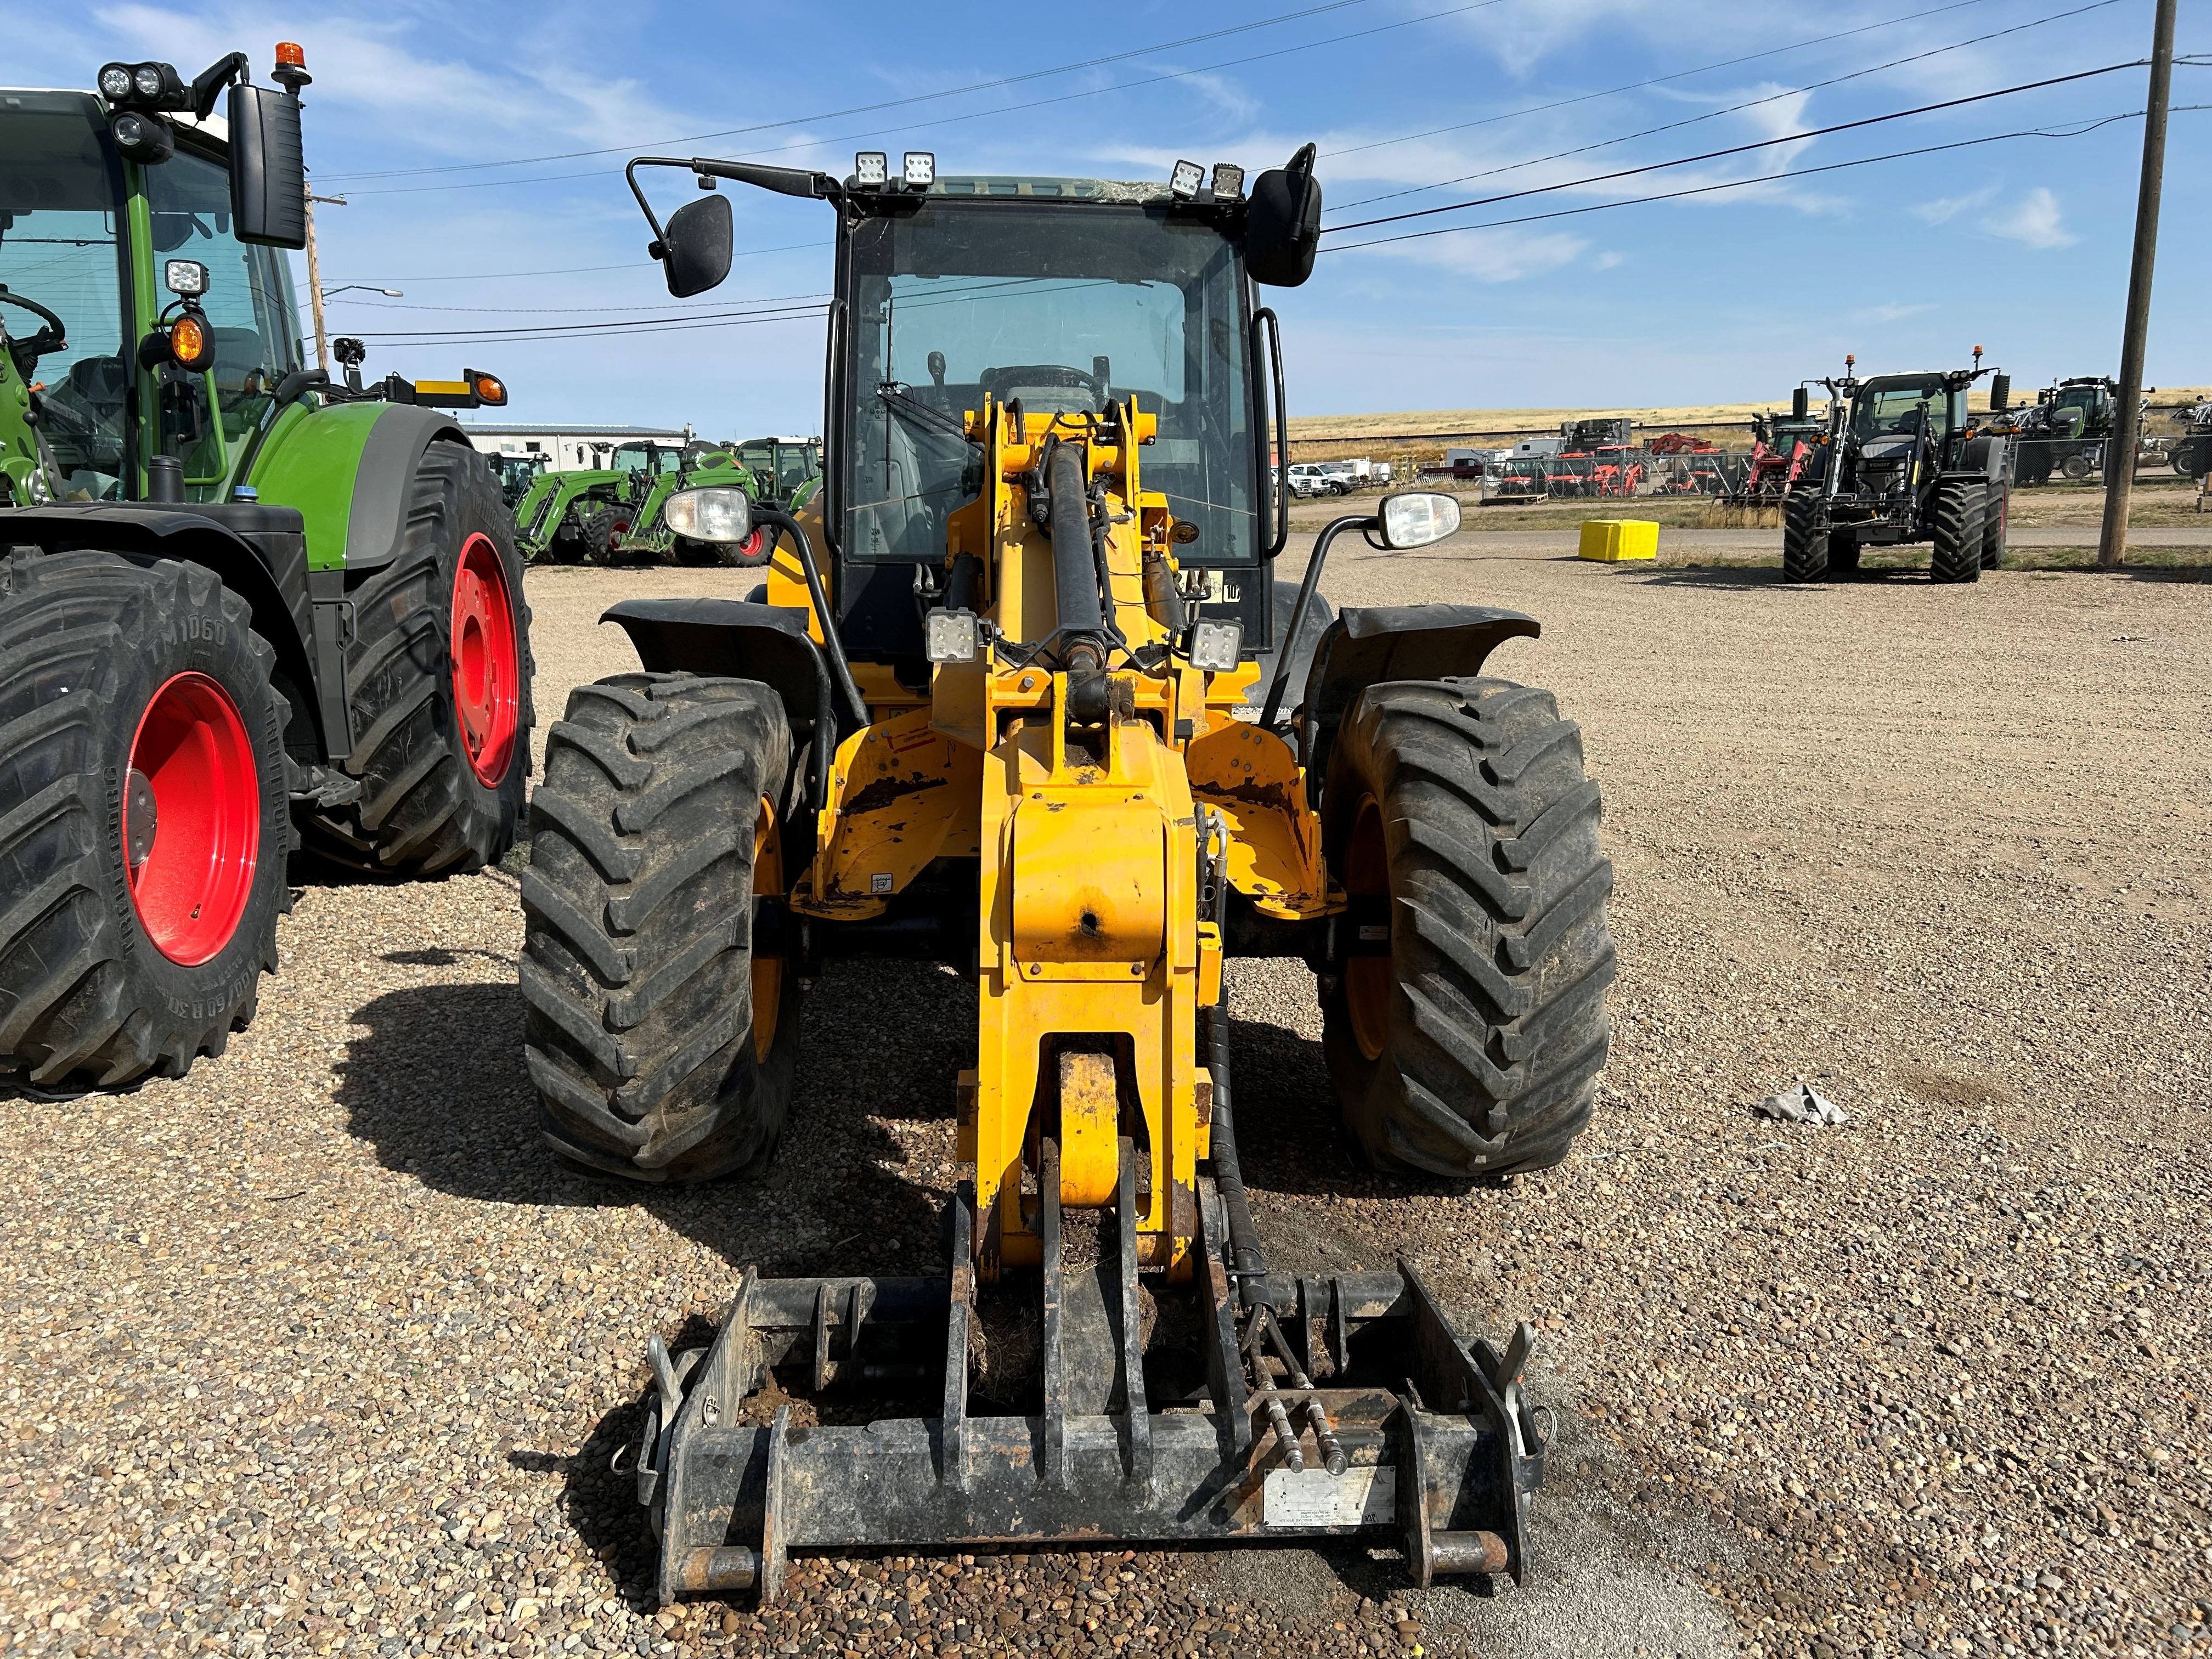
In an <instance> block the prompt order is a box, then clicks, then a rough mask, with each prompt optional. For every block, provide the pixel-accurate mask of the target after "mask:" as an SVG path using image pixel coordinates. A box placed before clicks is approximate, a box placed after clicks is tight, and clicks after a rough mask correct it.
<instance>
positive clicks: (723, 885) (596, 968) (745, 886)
mask: <svg viewBox="0 0 2212 1659" xmlns="http://www.w3.org/2000/svg"><path fill="white" fill-rule="evenodd" d="M791 761H792V756H791V728H790V726H789V725H788V724H787V721H786V720H785V716H784V711H783V705H782V703H781V702H780V701H779V700H778V699H777V697H776V695H775V692H773V691H771V690H769V689H768V687H766V686H764V685H762V684H758V683H757V682H756V681H753V680H734V679H708V678H700V677H698V676H696V675H691V674H644V673H638V674H617V675H616V676H614V677H613V678H610V679H605V680H601V681H600V682H599V684H596V685H585V686H579V687H578V688H577V689H576V690H574V692H573V693H571V694H570V696H569V698H568V718H567V719H566V720H562V722H560V723H559V724H558V725H556V726H554V727H553V728H552V729H551V731H550V732H548V733H547V734H546V744H545V781H544V783H543V784H542V785H540V786H539V787H538V793H537V794H536V796H535V797H534V798H533V799H532V804H531V809H530V827H531V856H530V867H529V869H528V870H527V871H526V872H524V874H523V878H522V908H523V914H524V915H525V917H526V919H527V921H528V933H527V935H526V939H525V941H524V944H523V957H522V969H521V975H522V995H523V1000H524V1003H525V1005H526V1021H527V1024H526V1032H525V1036H524V1042H525V1049H524V1054H525V1058H526V1060H527V1061H528V1064H529V1066H530V1075H531V1079H532V1082H533V1083H535V1084H536V1085H537V1088H538V1119H539V1123H540V1126H541V1127H542V1128H543V1129H544V1134H545V1138H546V1139H547V1140H548V1141H549V1142H550V1144H551V1145H552V1146H553V1148H554V1150H555V1151H556V1152H559V1153H560V1154H561V1155H562V1157H564V1158H569V1159H571V1160H572V1161H574V1162H575V1163H579V1164H586V1165H588V1166H589V1167H591V1168H592V1169H595V1170H605V1171H607V1172H608V1173H611V1174H613V1175H618V1176H627V1177H628V1178H629V1179H631V1180H633V1181H648V1182H690V1181H706V1180H710V1179H712V1178H714V1177H715V1176H724V1175H729V1174H732V1173H735V1172H738V1171H750V1170H759V1169H761V1168H763V1166H765V1165H766V1164H767V1162H768V1160H769V1156H770V1154H772V1153H773V1152H775V1145H776V1142H777V1140H778V1139H780V1138H781V1135H782V1133H783V1125H784V1120H785V1118H786V1116H787V1115H788V1113H789V1111H790V1107H791V1088H792V1079H793V1073H794V1071H795V1069H796V1066H797V1062H798V1053H799V997H798V994H797V992H798V987H797V986H796V984H795V983H793V981H792V978H791V975H790V973H789V961H788V957H787V955H786V954H784V953H783V952H781V951H778V952H777V953H775V954H774V955H772V956H763V955H757V954H756V953H755V951H754V950H753V917H754V904H753V900H754V895H755V894H756V893H770V892H773V893H774V894H775V895H776V896H781V895H782V893H783V892H784V890H785V885H786V884H785V877H786V875H787V871H786V870H785V868H784V864H785V860H784V848H783V836H782V830H781V824H782V823H783V822H784V820H785V819H786V818H787V817H789V815H790V814H789V809H790V807H791V805H792V804H793V803H792V802H791V800H790V799H789V797H788V795H787V786H788V784H789V781H790V775H791Z"/></svg>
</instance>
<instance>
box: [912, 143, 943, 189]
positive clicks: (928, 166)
mask: <svg viewBox="0 0 2212 1659" xmlns="http://www.w3.org/2000/svg"><path fill="white" fill-rule="evenodd" d="M936 182H937V155H936V152H935V151H933V150H927V149H910V150H908V151H907V153H906V187H907V188H908V190H927V189H928V188H929V187H930V186H931V185H933V184H935V183H936Z"/></svg>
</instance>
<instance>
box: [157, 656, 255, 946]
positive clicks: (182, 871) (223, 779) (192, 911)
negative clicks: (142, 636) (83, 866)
mask: <svg viewBox="0 0 2212 1659" xmlns="http://www.w3.org/2000/svg"><path fill="white" fill-rule="evenodd" d="M126 779H127V782H126V787H125V790H124V797H123V855H124V870H125V874H126V876H127V877H128V878H129V881H130V884H131V904H132V906H133V907H134V908H136V909H137V913H138V925H139V926H140V927H143V928H144V929H145V930H146V937H147V938H148V939H151V940H153V941H154V946H155V949H156V950H158V951H161V954H162V955H163V956H165V957H168V958H169V960H170V961H172V962H174V963H180V964H181V965H183V966H185V967H187V968H192V967H197V966H198V965H199V964H200V963H204V962H205V961H207V960H208V959H209V958H210V957H213V956H215V955H216V953H217V952H218V951H221V950H222V947H223V946H224V945H228V944H229V943H230V940H231V936H232V935H233V934H234V933H236V932H237V931H238V921H239V918H240V916H242V915H245V914H246V899H247V897H248V896H249V895H250V894H251V893H252V890H253V870H254V865H255V862H256V860H257V859H258V857H259V854H260V851H261V780H260V778H259V776H258V775H257V773H256V770H255V768H254V763H253V744H252V742H251V741H250V740H249V739H248V738H247V737H246V722H245V721H244V720H241V719H240V717H239V713H238V705H237V704H236V703H234V702H232V701H231V698H230V694H229V693H228V691H226V690H223V689H222V686H221V685H220V684H218V683H217V682H216V681H215V680H213V679H210V678H209V677H208V676H207V675H205V674H201V673H197V672H186V673H183V674H179V675H177V676H176V677H174V678H172V679H171V680H169V681H168V682H167V684H164V685H163V686H162V687H161V690H158V691H156V692H155V694H154V696H153V700H152V701H151V702H149V703H148V704H147V705H146V712H145V713H144V714H141V715H140V716H139V717H138V729H137V732H134V733H133V734H132V735H131V767H130V770H129V772H128V773H127V774H126Z"/></svg>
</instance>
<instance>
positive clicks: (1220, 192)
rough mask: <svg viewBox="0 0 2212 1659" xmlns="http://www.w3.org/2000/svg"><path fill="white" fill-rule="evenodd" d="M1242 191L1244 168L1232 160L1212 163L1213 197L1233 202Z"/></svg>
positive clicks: (1221, 200) (1220, 200)
mask: <svg viewBox="0 0 2212 1659" xmlns="http://www.w3.org/2000/svg"><path fill="white" fill-rule="evenodd" d="M1243 193H1244V169H1243V167H1238V166H1237V164H1236V163H1235V162H1234V161H1216V162H1215V163H1214V164H1213V197H1214V199H1215V200H1216V201H1218V202H1233V201H1235V200H1236V199H1237V197H1240V196H1242V195H1243Z"/></svg>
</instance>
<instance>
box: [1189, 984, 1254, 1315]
mask: <svg viewBox="0 0 2212 1659" xmlns="http://www.w3.org/2000/svg"><path fill="white" fill-rule="evenodd" d="M1198 1018H1199V1020H1200V1024H1202V1025H1203V1026H1204V1027H1205V1036H1206V1066H1207V1069H1208V1070H1210V1071H1211V1072H1212V1073H1213V1182H1214V1185H1215V1186H1217V1187H1218V1188H1220V1189H1221V1202H1222V1205H1223V1207H1224V1208H1225V1209H1226V1210H1227V1211H1228V1212H1229V1267H1230V1271H1231V1273H1235V1274H1236V1275H1237V1278H1238V1279H1241V1280H1243V1282H1244V1283H1245V1284H1247V1285H1255V1286H1256V1285H1258V1284H1259V1282H1260V1280H1261V1279H1263V1278H1265V1277H1266V1276H1267V1262H1266V1261H1265V1260H1264V1259H1263V1258H1262V1257H1261V1254H1260V1237H1259V1234H1258V1233H1257V1232H1256V1231H1254V1229H1253V1226H1252V1200H1251V1199H1250V1197H1249V1195H1247V1194H1246V1193H1245V1191H1244V1172H1243V1170H1241V1169H1240V1168H1239V1167H1238V1166H1237V1124H1236V1120H1235V1117H1234V1115H1233V1113H1232V1111H1231V1103H1230V1098H1229V1010H1228V1009H1227V1008H1225V1007H1224V1006H1220V1005H1219V1004H1216V1005H1215V1006H1212V1007H1211V1008H1201V1009H1200V1010H1199V1011H1198Z"/></svg>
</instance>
